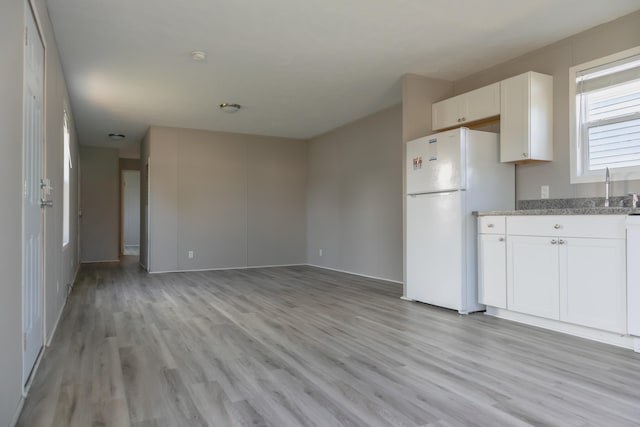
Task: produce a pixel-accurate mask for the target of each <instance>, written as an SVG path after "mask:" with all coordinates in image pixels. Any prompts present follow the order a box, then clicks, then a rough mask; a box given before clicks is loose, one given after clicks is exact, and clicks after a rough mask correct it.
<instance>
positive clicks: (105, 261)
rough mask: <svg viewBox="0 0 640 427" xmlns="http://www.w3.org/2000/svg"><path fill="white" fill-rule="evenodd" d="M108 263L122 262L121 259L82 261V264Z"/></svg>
mask: <svg viewBox="0 0 640 427" xmlns="http://www.w3.org/2000/svg"><path fill="white" fill-rule="evenodd" d="M108 262H120V260H119V259H111V260H110V259H102V260H99V261H80V264H100V263H108Z"/></svg>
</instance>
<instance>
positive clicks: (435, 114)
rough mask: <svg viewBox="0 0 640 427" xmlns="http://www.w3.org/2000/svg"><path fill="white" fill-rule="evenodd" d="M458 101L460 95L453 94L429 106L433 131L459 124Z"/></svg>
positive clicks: (459, 100)
mask: <svg viewBox="0 0 640 427" xmlns="http://www.w3.org/2000/svg"><path fill="white" fill-rule="evenodd" d="M460 102H461V99H460V96H454V97H453V98H449V99H445V100H444V101H440V102H436V103H435V104H433V105H432V106H431V127H432V128H433V130H434V131H436V130H440V129H446V128H450V127H454V126H460V120H459V119H460V117H461V115H460Z"/></svg>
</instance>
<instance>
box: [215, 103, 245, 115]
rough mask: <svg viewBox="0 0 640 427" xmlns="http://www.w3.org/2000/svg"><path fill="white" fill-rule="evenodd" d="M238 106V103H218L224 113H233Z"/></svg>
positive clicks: (239, 106)
mask: <svg viewBox="0 0 640 427" xmlns="http://www.w3.org/2000/svg"><path fill="white" fill-rule="evenodd" d="M240 108H242V106H241V105H240V104H233V103H231V102H223V103H222V104H220V109H221V110H222V111H224V112H225V113H235V112H236V111H238V110H239V109H240Z"/></svg>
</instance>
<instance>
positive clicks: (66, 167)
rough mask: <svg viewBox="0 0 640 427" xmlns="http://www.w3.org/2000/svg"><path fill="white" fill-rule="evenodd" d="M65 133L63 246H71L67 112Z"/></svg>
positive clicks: (65, 112) (64, 124)
mask: <svg viewBox="0 0 640 427" xmlns="http://www.w3.org/2000/svg"><path fill="white" fill-rule="evenodd" d="M62 127H63V133H64V165H63V167H62V170H63V171H64V172H63V187H62V246H63V247H64V246H66V245H68V244H69V229H70V227H71V223H70V221H71V218H70V211H71V200H70V197H69V181H70V175H71V168H72V167H73V165H72V164H71V147H70V144H71V136H70V134H69V115H68V114H67V111H66V110H65V111H64V119H63V124H62Z"/></svg>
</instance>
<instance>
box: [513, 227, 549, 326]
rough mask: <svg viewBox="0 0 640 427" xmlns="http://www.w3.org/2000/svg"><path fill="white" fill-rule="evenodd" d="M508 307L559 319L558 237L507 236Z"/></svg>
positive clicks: (521, 311)
mask: <svg viewBox="0 0 640 427" xmlns="http://www.w3.org/2000/svg"><path fill="white" fill-rule="evenodd" d="M507 308H508V309H509V310H513V311H518V312H520V313H526V314H532V315H534V316H540V317H546V318H548V319H555V320H558V319H559V318H560V273H559V261H558V238H557V237H538V236H509V238H508V241H507Z"/></svg>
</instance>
